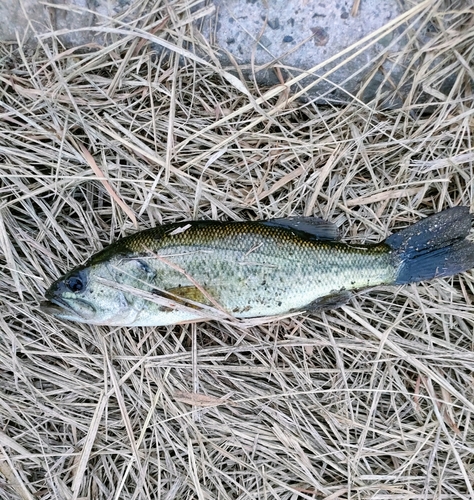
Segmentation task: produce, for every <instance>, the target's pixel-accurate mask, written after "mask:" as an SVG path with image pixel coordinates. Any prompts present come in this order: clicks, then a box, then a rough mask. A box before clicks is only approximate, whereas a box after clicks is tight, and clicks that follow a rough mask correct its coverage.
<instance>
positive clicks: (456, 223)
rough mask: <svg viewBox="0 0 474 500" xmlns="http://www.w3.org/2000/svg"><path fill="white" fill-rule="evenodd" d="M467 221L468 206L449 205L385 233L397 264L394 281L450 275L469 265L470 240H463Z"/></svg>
mask: <svg viewBox="0 0 474 500" xmlns="http://www.w3.org/2000/svg"><path fill="white" fill-rule="evenodd" d="M471 224H472V215H471V214H470V213H469V207H453V208H449V209H447V210H444V211H443V212H440V213H438V214H435V215H431V216H430V217H427V218H426V219H423V220H421V221H419V222H417V223H416V224H413V225H412V226H409V227H407V228H406V229H403V230H402V231H400V232H398V233H395V234H392V235H391V236H389V237H388V238H387V239H386V240H385V243H386V244H387V245H389V246H390V247H391V250H392V254H393V256H394V263H395V265H396V266H397V267H398V275H397V278H396V280H395V284H397V285H402V284H405V283H416V282H417V281H424V280H430V279H433V278H440V277H443V276H452V275H454V274H457V273H461V272H463V271H466V270H468V269H471V268H473V267H474V243H473V242H471V241H468V240H467V239H466V237H467V235H468V234H469V231H470V230H471Z"/></svg>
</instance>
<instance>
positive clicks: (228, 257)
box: [42, 207, 474, 326]
mask: <svg viewBox="0 0 474 500" xmlns="http://www.w3.org/2000/svg"><path fill="white" fill-rule="evenodd" d="M471 221H472V216H471V214H470V213H469V208H468V207H455V208H450V209H448V210H445V211H443V212H440V213H438V214H436V215H432V216H430V217H428V218H426V219H424V220H422V221H419V222H417V223H416V224H414V225H412V226H409V227H408V228H406V229H403V230H402V231H400V232H398V233H394V234H392V235H391V236H389V237H388V238H387V239H386V240H385V241H383V242H381V243H377V244H372V245H353V244H346V243H343V242H341V241H340V240H339V235H338V230H337V228H336V226H334V225H333V224H331V223H330V222H327V221H324V220H322V219H319V218H314V217H296V218H288V219H273V220H267V221H255V222H217V221H200V222H199V221H194V222H184V223H177V224H170V225H165V226H160V227H156V228H152V229H148V230H145V231H141V232H138V233H136V234H133V235H131V236H128V237H125V238H122V239H120V240H118V241H116V242H115V243H113V244H112V245H110V246H108V247H106V248H105V249H104V250H102V251H100V252H98V253H97V254H95V255H93V256H92V257H91V258H90V259H89V260H88V261H87V262H86V263H85V264H83V265H81V266H78V267H76V268H75V269H73V270H72V271H70V272H68V273H67V274H66V275H65V276H63V277H62V278H60V279H59V280H57V281H56V282H54V283H53V284H52V285H51V287H50V288H49V290H48V291H47V292H46V298H47V302H45V303H43V304H42V308H43V310H44V311H46V312H48V313H50V314H52V315H53V316H56V317H58V318H61V319H66V320H71V321H79V322H82V323H90V324H97V325H113V326H159V325H169V324H175V323H180V322H188V321H195V320H202V319H205V318H206V316H207V317H209V316H211V317H212V314H209V311H210V308H212V309H213V310H214V311H220V313H222V314H223V315H227V316H233V317H236V318H252V317H261V316H273V315H281V314H285V313H288V312H292V311H305V310H317V309H321V308H329V307H335V306H338V305H341V304H343V303H345V302H347V300H348V299H349V298H350V292H351V291H354V290H361V289H364V288H367V287H374V286H376V285H400V284H405V283H413V282H418V281H422V280H430V279H433V278H437V277H443V276H451V275H454V274H457V273H459V272H463V271H466V270H468V269H471V268H472V267H474V243H472V242H470V241H468V240H467V239H466V236H467V235H468V233H469V231H470V229H471Z"/></svg>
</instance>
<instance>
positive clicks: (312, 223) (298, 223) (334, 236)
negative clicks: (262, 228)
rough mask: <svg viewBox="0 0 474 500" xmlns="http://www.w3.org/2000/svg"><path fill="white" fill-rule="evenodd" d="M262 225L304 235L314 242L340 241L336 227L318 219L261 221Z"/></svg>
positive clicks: (300, 218) (302, 218)
mask: <svg viewBox="0 0 474 500" xmlns="http://www.w3.org/2000/svg"><path fill="white" fill-rule="evenodd" d="M262 224H264V225H266V226H270V227H282V228H284V229H289V230H290V231H296V232H298V233H304V234H306V235H307V237H309V238H310V239H315V240H323V241H337V240H340V239H341V237H340V235H339V230H338V228H337V226H336V225H335V224H333V223H332V222H328V221H327V220H324V219H321V218H319V217H286V218H283V219H270V220H267V221H263V222H262Z"/></svg>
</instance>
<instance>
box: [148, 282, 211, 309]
mask: <svg viewBox="0 0 474 500" xmlns="http://www.w3.org/2000/svg"><path fill="white" fill-rule="evenodd" d="M153 293H154V294H155V295H159V296H160V297H165V298H167V299H169V300H173V301H175V302H178V303H182V304H184V305H186V306H188V307H193V304H190V303H189V302H198V303H199V304H204V305H210V304H211V302H210V301H209V299H208V298H207V297H206V296H205V295H204V294H203V293H202V291H201V290H199V288H197V287H195V286H192V285H191V286H179V287H174V288H168V289H167V290H158V289H155V290H153ZM194 307H196V306H194Z"/></svg>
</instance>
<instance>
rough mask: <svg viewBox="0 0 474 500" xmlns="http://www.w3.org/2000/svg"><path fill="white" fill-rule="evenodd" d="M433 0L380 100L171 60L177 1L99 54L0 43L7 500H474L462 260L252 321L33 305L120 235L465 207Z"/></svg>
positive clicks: (465, 140) (457, 60)
mask: <svg viewBox="0 0 474 500" xmlns="http://www.w3.org/2000/svg"><path fill="white" fill-rule="evenodd" d="M142 3H143V2H142ZM449 3H450V8H449V9H447V8H445V7H444V6H443V4H442V3H440V2H436V1H435V2H422V3H418V5H419V6H420V5H421V7H419V8H418V11H416V12H414V13H413V14H411V17H410V18H409V20H408V21H409V24H410V23H412V24H411V25H410V26H409V27H408V28H406V29H407V33H408V36H409V39H410V42H409V43H408V44H407V46H406V48H405V49H404V51H403V52H402V53H399V54H397V53H395V54H388V53H383V54H382V55H381V59H380V60H381V61H382V60H383V59H384V58H386V57H390V58H392V59H393V60H397V61H399V62H401V61H404V60H405V61H407V60H408V61H410V60H411V62H412V63H413V64H411V65H410V64H408V63H407V65H406V67H407V70H406V78H407V79H408V78H409V77H413V78H414V79H415V82H416V85H415V86H414V87H413V89H412V91H411V92H410V93H409V95H408V96H407V97H406V98H405V99H404V104H403V106H402V107H401V109H396V110H391V111H390V110H389V111H387V110H385V111H384V110H383V109H381V107H380V106H379V103H380V102H382V101H383V100H384V99H386V97H387V96H383V95H380V96H378V98H377V100H376V101H374V102H371V103H369V104H362V103H361V102H360V101H359V100H358V99H357V96H355V97H354V98H353V99H351V102H350V103H349V104H348V105H347V106H345V107H339V108H335V107H331V106H326V107H322V106H317V105H315V104H314V103H311V102H309V103H306V104H302V103H301V102H300V101H298V100H297V99H293V94H287V93H285V92H284V87H277V88H273V89H262V88H260V89H259V88H256V87H254V86H252V84H246V86H244V85H243V84H242V83H241V82H239V81H238V80H236V79H235V78H234V79H233V78H232V77H231V76H230V75H229V74H228V73H227V72H226V69H225V68H219V67H217V63H216V62H215V60H214V62H212V63H206V64H205V63H203V62H202V61H199V60H198V59H196V58H193V57H191V56H190V54H189V53H187V52H186V50H185V47H186V44H187V43H189V41H190V40H193V41H194V42H195V43H196V44H201V50H202V51H204V52H206V51H207V53H209V54H212V52H211V49H210V48H208V47H206V46H205V45H204V44H203V42H202V41H200V38H199V35H198V33H197V32H196V31H195V30H194V31H193V30H192V29H191V27H190V25H189V22H190V20H191V19H192V17H193V16H197V15H199V12H197V13H194V14H193V15H191V14H190V13H189V10H188V9H187V6H186V4H184V2H178V3H176V4H173V5H168V6H166V8H165V7H163V8H159V9H157V10H156V11H154V12H153V13H152V14H150V15H149V16H148V17H146V18H144V19H143V20H142V22H141V23H140V25H139V26H140V27H138V26H135V27H134V26H132V25H117V24H116V25H113V26H112V28H108V30H109V31H108V35H109V36H110V39H111V40H112V43H111V44H110V45H109V46H107V47H105V48H98V49H95V50H93V51H92V52H88V53H80V52H75V51H65V50H64V49H63V48H61V46H60V44H59V43H58V41H57V39H56V38H55V37H49V38H45V39H43V40H42V43H43V46H42V47H41V48H40V49H38V50H37V51H35V52H32V53H27V52H24V51H23V50H22V49H20V51H17V50H14V48H12V47H10V46H8V45H4V46H2V47H1V48H0V50H1V53H0V65H1V66H0V82H1V89H0V95H1V97H0V117H1V129H0V158H1V166H0V168H1V170H0V330H1V335H0V380H1V381H0V498H1V499H2V500H3V499H11V500H18V499H22V500H26V499H28V500H29V499H38V500H39V499H41V500H46V499H67V500H72V499H110V500H112V499H117V500H118V499H127V500H128V499H130V500H132V499H133V500H135V499H136V500H142V499H143V500H144V499H173V498H178V499H185V498H188V499H191V498H192V499H194V498H197V499H215V498H222V499H247V498H255V499H267V498H268V499H270V498H275V499H277V498H278V499H300V498H301V499H323V498H324V499H326V500H329V499H331V500H333V499H347V498H354V499H356V498H357V499H368V498H371V499H410V500H411V499H418V498H419V499H434V498H436V499H454V498H456V499H458V498H459V499H470V498H474V492H473V486H472V484H473V482H474V460H473V452H474V433H473V431H472V418H473V411H474V391H473V387H474V375H473V370H474V354H473V330H474V310H473V306H472V303H473V300H474V279H473V274H472V272H469V273H464V274H462V275H460V276H456V277H454V278H450V279H444V280H436V281H434V282H432V283H425V284H420V285H418V286H406V287H401V288H398V289H391V288H387V289H382V290H381V289H379V290H377V291H373V292H371V293H365V294H361V295H360V296H358V297H357V298H356V299H354V300H353V301H352V302H351V304H350V305H348V306H347V307H344V308H342V309H339V310H335V311H332V312H328V313H322V314H320V315H314V316H308V315H297V316H294V317H291V318H284V319H281V320H279V321H273V322H270V323H267V324H263V325H262V324H260V325H257V326H245V325H241V324H238V323H235V324H234V323H232V322H218V321H214V322H208V323H200V324H194V325H185V326H176V327H169V328H135V329H127V328H120V329H112V328H105V327H104V328H98V327H89V326H81V325H76V324H68V323H61V322H60V321H56V320H53V319H52V318H49V317H46V316H45V315H43V314H42V313H40V312H39V311H38V309H37V305H38V302H39V300H40V299H41V297H42V295H43V293H44V290H45V288H46V287H47V286H48V284H49V283H50V282H51V281H52V280H53V279H54V278H56V277H57V276H59V275H60V274H61V273H63V272H64V271H65V270H66V269H68V268H70V267H71V266H72V265H74V264H77V263H79V262H82V261H83V260H85V259H86V257H88V256H89V255H90V254H91V253H92V252H93V251H95V250H97V249H99V248H101V247H102V246H103V245H105V244H107V243H109V242H111V241H112V240H114V239H116V238H117V237H120V236H122V235H124V234H127V233H129V232H131V231H133V230H134V229H135V226H137V227H140V228H145V227H149V226H152V225H154V224H159V223H162V222H170V221H182V220H185V219H193V218H200V219H206V218H216V219H254V218H264V217H275V216H278V217H281V216H287V215H292V214H317V215H322V216H324V217H327V218H329V219H331V220H334V221H335V222H336V223H337V224H338V225H339V226H340V227H341V230H342V231H343V233H344V237H345V238H346V239H347V240H349V241H357V242H361V241H378V240H381V239H383V238H384V237H385V236H386V235H387V234H388V233H389V231H390V229H392V228H396V227H402V226H405V225H407V224H409V223H412V222H414V221H416V220H418V219H420V218H421V217H423V216H424V215H427V214H431V213H433V212H437V211H439V210H441V209H442V208H445V207H448V206H452V205H461V204H466V205H471V206H472V202H471V200H472V196H473V193H472V190H473V179H474V175H473V164H474V149H473V137H472V134H473V124H474V111H473V109H474V108H473V105H474V103H473V90H472V78H473V72H472V68H473V67H474V64H473V59H474V57H473V56H474V40H473V14H472V10H469V9H472V4H470V3H469V2H459V3H453V2H449ZM414 5H415V4H414ZM428 24H429V26H430V30H431V39H430V41H429V42H428V43H427V44H425V45H420V46H419V47H418V46H417V42H416V37H415V35H416V32H417V30H422V29H423V28H424V27H426V26H427V25H428ZM392 28H393V27H387V30H390V29H392ZM104 30H105V28H104ZM114 30H118V31H119V32H120V33H121V34H122V35H123V34H124V33H125V32H128V33H132V34H133V33H136V34H137V35H138V36H136V37H133V36H128V37H127V36H125V37H123V36H122V37H119V36H118V31H117V32H116V33H114ZM383 34H384V33H382V35H383ZM151 42H156V44H159V43H161V44H165V45H167V46H168V47H171V48H172V51H171V52H168V55H169V57H167V56H166V57H165V55H164V54H161V55H159V54H158V55H157V54H156V53H155V52H154V48H156V45H153V44H151ZM408 55H409V56H410V58H411V59H409V58H408ZM350 57H351V54H350V53H348V54H347V55H345V56H344V59H347V58H350ZM211 60H212V59H211ZM376 63H377V61H375V64H376ZM415 63H416V64H415ZM447 75H452V76H453V87H452V89H451V90H450V91H448V92H446V91H444V90H443V88H442V86H441V84H442V81H443V79H444V78H445V77H446V76H447ZM389 77H390V75H387V78H389ZM402 83H403V82H402ZM423 89H424V90H425V91H426V92H427V99H426V100H425V102H423V103H420V102H419V101H418V97H419V95H420V94H421V91H422V90H423ZM394 92H396V89H395V90H394ZM428 106H429V108H428ZM426 110H429V111H430V113H423V112H424V111H426Z"/></svg>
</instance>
